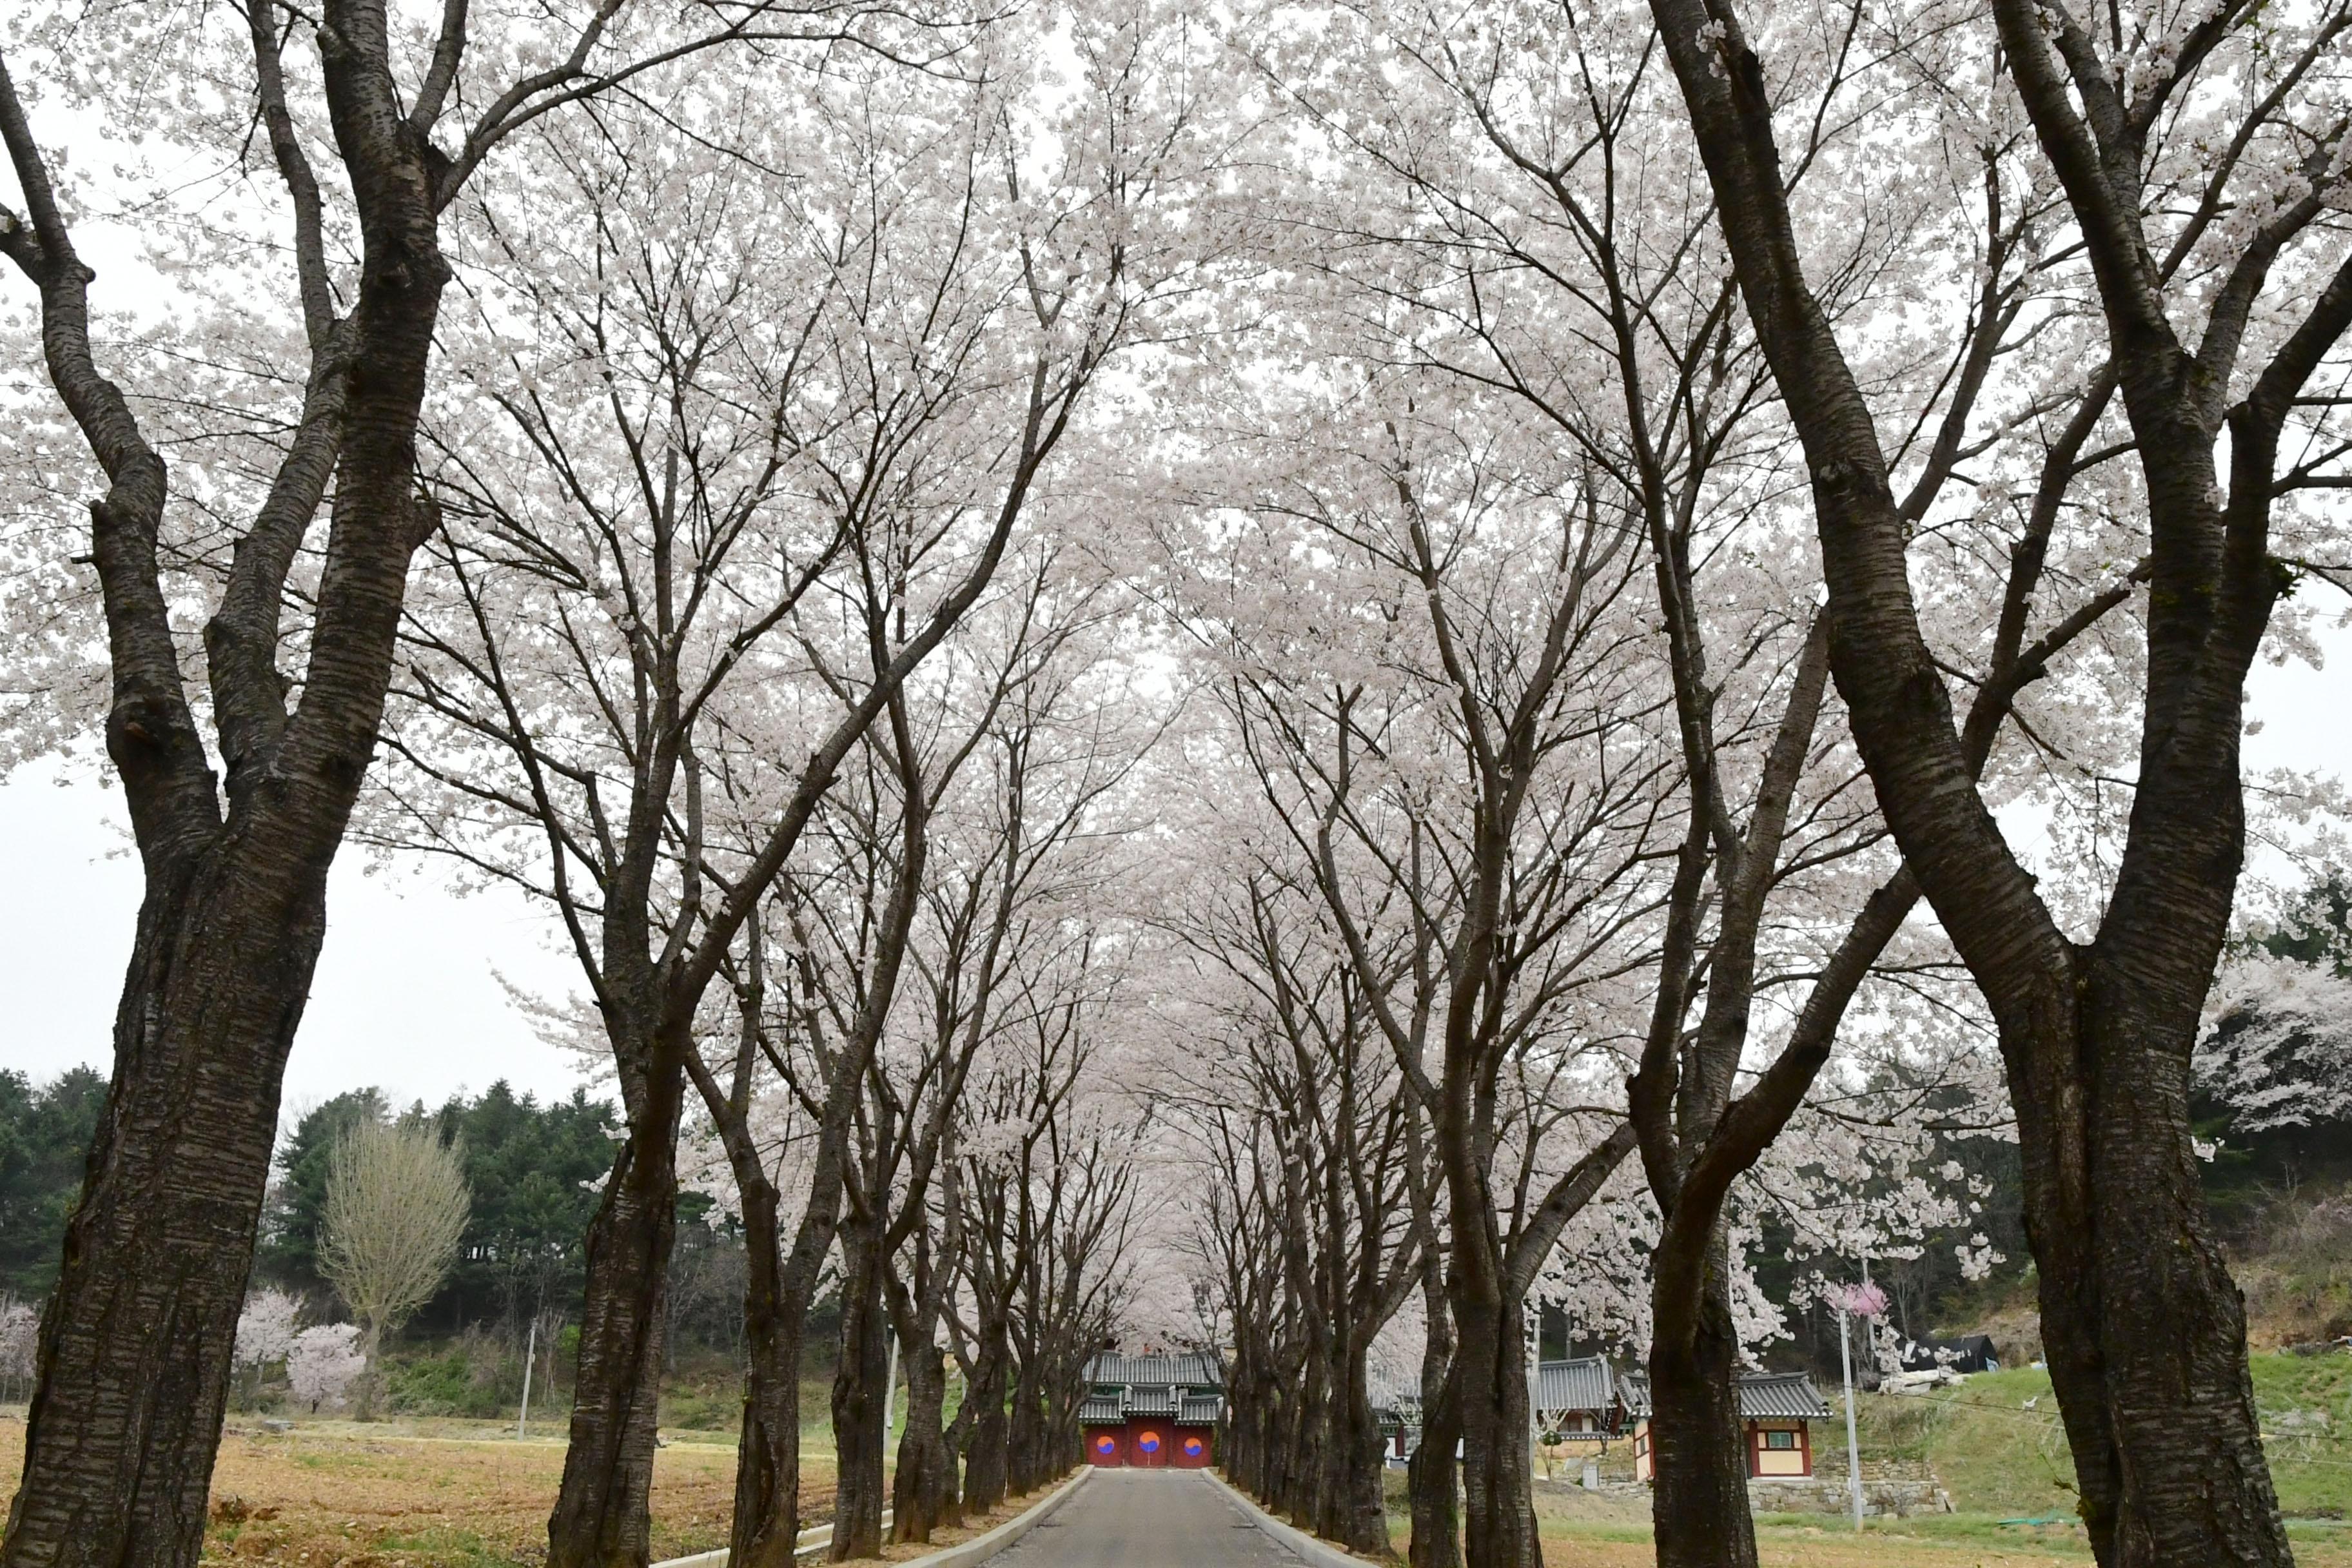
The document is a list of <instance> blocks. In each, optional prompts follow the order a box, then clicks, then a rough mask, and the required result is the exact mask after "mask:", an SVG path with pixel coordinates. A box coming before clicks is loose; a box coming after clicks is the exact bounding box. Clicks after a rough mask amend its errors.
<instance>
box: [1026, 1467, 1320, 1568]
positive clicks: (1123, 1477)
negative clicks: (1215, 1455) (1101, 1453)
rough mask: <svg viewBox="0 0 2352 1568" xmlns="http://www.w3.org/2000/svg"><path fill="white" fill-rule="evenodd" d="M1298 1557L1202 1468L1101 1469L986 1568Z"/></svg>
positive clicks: (1229, 1566)
mask: <svg viewBox="0 0 2352 1568" xmlns="http://www.w3.org/2000/svg"><path fill="white" fill-rule="evenodd" d="M1297 1562H1298V1559H1297V1558H1296V1557H1294V1556H1292V1555H1291V1554H1290V1553H1289V1552H1286V1551H1284V1550H1283V1549H1282V1547H1281V1546H1279V1545H1277V1544H1276V1542H1275V1539H1274V1537H1272V1536H1270V1535H1268V1534H1267V1533H1266V1532H1265V1531H1262V1530H1260V1529H1259V1528H1258V1527H1257V1526H1256V1525H1255V1524H1253V1523H1251V1522H1250V1521H1249V1519H1248V1517H1247V1516H1246V1515H1244V1513H1243V1512H1242V1510H1240V1509H1238V1508H1236V1507H1234V1503H1233V1500H1231V1499H1230V1498H1228V1497H1226V1496H1225V1494H1224V1493H1223V1492H1222V1491H1220V1490H1219V1489H1217V1485H1216V1483H1215V1482H1214V1481H1212V1480H1210V1479H1209V1478H1208V1477H1206V1476H1204V1475H1202V1474H1201V1473H1200V1472H1199V1471H1198V1470H1097V1471H1096V1472H1095V1476H1094V1479H1092V1480H1090V1481H1088V1482H1087V1484H1086V1485H1085V1486H1084V1487H1083V1488H1081V1489H1079V1491H1078V1495H1077V1496H1076V1497H1074V1498H1072V1499H1071V1500H1069V1501H1068V1502H1067V1503H1066V1504H1065V1505H1064V1506H1063V1508H1062V1510H1061V1512H1059V1513H1057V1514H1055V1516H1054V1517H1053V1518H1051V1519H1049V1520H1047V1521H1045V1523H1043V1524H1041V1525H1039V1526H1038V1527H1037V1528H1036V1529H1034V1530H1033V1531H1030V1532H1029V1533H1028V1535H1027V1536H1026V1537H1024V1539H1023V1541H1022V1542H1021V1543H1020V1544H1019V1545H1018V1546H1015V1547H1014V1548H1013V1550H1012V1551H1010V1552H1004V1553H1003V1554H1002V1555H999V1556H996V1557H992V1558H991V1559H989V1568H997V1565H998V1564H1000V1563H1001V1564H1003V1568H1274V1565H1275V1564H1280V1563H1289V1564H1292V1565H1293V1568H1296V1564H1297Z"/></svg>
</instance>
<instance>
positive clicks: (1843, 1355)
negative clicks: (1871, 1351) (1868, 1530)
mask: <svg viewBox="0 0 2352 1568" xmlns="http://www.w3.org/2000/svg"><path fill="white" fill-rule="evenodd" d="M1838 1364H1839V1365H1840V1366H1841V1367H1843V1369H1844V1371H1845V1478H1846V1485H1847V1487H1848V1488H1849V1489H1851V1490H1852V1491H1853V1527H1854V1528H1855V1529H1856V1530H1860V1529H1861V1528H1862V1450H1861V1448H1860V1447H1856V1445H1855V1441H1854V1432H1853V1350H1852V1349H1851V1348H1849V1347H1848V1345H1847V1343H1846V1336H1845V1307H1844V1306H1843V1303H1841V1304H1840V1305H1839V1307H1838Z"/></svg>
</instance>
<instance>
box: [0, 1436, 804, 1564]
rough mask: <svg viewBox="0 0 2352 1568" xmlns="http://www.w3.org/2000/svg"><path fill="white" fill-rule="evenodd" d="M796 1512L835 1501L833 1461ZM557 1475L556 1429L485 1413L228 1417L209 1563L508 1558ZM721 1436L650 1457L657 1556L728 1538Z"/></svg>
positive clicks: (533, 1553)
mask: <svg viewBox="0 0 2352 1568" xmlns="http://www.w3.org/2000/svg"><path fill="white" fill-rule="evenodd" d="M24 1445H25V1427H24V1423H23V1421H22V1420H21V1419H18V1418H11V1417H0V1508H5V1501H6V1500H7V1499H8V1498H9V1497H11V1496H13V1495H14V1493H15V1490H16V1478H17V1475H18V1471H19V1468H20V1467H21V1465H22V1464H23V1462H24ZM810 1468H811V1470H812V1472H813V1473H812V1475H811V1476H810V1478H809V1479H810V1481H811V1482H812V1483H813V1484H812V1485H811V1486H810V1488H809V1489H808V1491H807V1494H806V1496H805V1497H804V1498H803V1504H802V1506H803V1509H815V1510H822V1509H825V1508H829V1507H830V1506H831V1505H832V1501H833V1477H832V1473H831V1461H830V1459H829V1458H828V1459H820V1460H819V1461H817V1463H815V1464H814V1465H812V1466H811V1467H810ZM562 1473H563V1444H562V1438H561V1436H560V1429H559V1430H558V1431H556V1432H551V1433H550V1434H549V1436H547V1437H545V1438H544V1439H541V1438H538V1437H534V1438H532V1439H531V1440H530V1441H528V1442H517V1441H515V1438H514V1434H513V1430H512V1428H510V1427H509V1428H504V1429H501V1428H499V1427H496V1426H491V1425H490V1424H488V1423H487V1422H480V1423H477V1422H458V1421H444V1422H378V1423H372V1424H369V1425H367V1426H360V1425H357V1424H354V1423H350V1422H320V1423H308V1422H306V1423H302V1424H299V1425H298V1426H296V1427H295V1428H294V1429H293V1430H292V1431H290V1432H286V1433H271V1432H267V1431H264V1430H262V1429H261V1428H260V1427H259V1426H256V1425H253V1424H251V1423H250V1422H232V1423H231V1424H230V1430H229V1432H228V1434H227V1435H226V1436H224V1438H223V1439H222V1442H221V1454H220V1464H219V1468H217V1469H215V1471H214V1474H213V1510H212V1511H213V1525H212V1531H211V1533H210V1537H209V1539H208V1540H207V1542H206V1543H205V1563H223V1564H229V1563H268V1564H283V1565H287V1568H510V1565H515V1568H519V1565H522V1564H536V1563H541V1562H542V1561H543V1560H544V1559H545V1557H546V1552H547V1511H548V1509H549V1508H550V1506H551V1504H552V1503H553V1501H554V1500H555V1489H556V1484H557V1482H558V1481H559V1480H560V1479H562ZM734 1479H735V1450H734V1446H733V1445H732V1444H731V1443H727V1444H720V1443H699V1442H688V1441H674V1442H672V1443H671V1444H670V1445H669V1446H668V1447H665V1448H664V1449H662V1450H661V1452H660V1453H659V1455H657V1456H656V1458H655V1461H654V1556H655V1558H656V1561H658V1560H659V1559H661V1558H664V1557H674V1556H678V1555H681V1554H683V1553H686V1552H704V1551H708V1550H709V1549H710V1548H712V1547H714V1546H723V1545H725V1544H726V1543H727V1520H728V1512H729V1510H730V1506H731V1504H732V1500H733V1495H734V1491H733V1489H734Z"/></svg>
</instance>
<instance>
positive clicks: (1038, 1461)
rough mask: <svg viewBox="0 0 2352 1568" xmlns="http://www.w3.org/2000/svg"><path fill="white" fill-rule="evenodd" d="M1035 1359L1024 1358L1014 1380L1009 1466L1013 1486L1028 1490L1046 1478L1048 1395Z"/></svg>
mask: <svg viewBox="0 0 2352 1568" xmlns="http://www.w3.org/2000/svg"><path fill="white" fill-rule="evenodd" d="M1040 1382H1041V1380H1040V1379H1039V1377H1038V1374H1037V1372H1036V1369H1035V1367H1034V1363H1033V1361H1032V1360H1029V1359H1024V1361H1023V1362H1022V1363H1021V1370H1020V1372H1019V1373H1018V1374H1017V1375H1016V1376H1015V1377H1014V1379H1013V1415H1012V1418H1011V1421H1010V1423H1009V1431H1010V1435H1011V1440H1010V1441H1009V1442H1008V1443H1007V1445H1006V1447H1007V1449H1008V1451H1009V1453H1010V1456H1011V1458H1010V1464H1009V1466H1008V1468H1009V1470H1010V1472H1011V1474H1012V1478H1013V1490H1014V1491H1016V1492H1021V1493H1028V1492H1033V1491H1034V1490H1036V1489H1037V1488H1038V1487H1039V1486H1040V1485H1042V1484H1043V1483H1044V1481H1045V1463H1046V1455H1045V1390H1044V1389H1043V1388H1042V1387H1041V1386H1040Z"/></svg>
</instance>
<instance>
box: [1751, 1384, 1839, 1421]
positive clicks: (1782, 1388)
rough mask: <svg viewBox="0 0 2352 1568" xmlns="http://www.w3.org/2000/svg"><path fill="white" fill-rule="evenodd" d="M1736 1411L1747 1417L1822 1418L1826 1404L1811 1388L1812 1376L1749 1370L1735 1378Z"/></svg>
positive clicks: (1824, 1417)
mask: <svg viewBox="0 0 2352 1568" xmlns="http://www.w3.org/2000/svg"><path fill="white" fill-rule="evenodd" d="M1739 1414H1740V1415H1745V1416H1747V1417H1748V1419H1750V1420H1755V1419H1757V1418H1759V1417H1773V1416H1780V1417H1801V1418H1802V1419H1804V1420H1807V1421H1826V1420H1828V1419H1829V1417H1830V1407H1829V1402H1828V1401H1826V1400H1824V1399H1823V1398H1822V1396H1821V1394H1820V1393H1819V1392H1818V1391H1816V1390H1815V1389H1814V1387H1813V1381H1812V1379H1811V1378H1809V1377H1807V1376H1806V1375H1805V1374H1804V1373H1801V1372H1784V1373H1769V1374H1768V1373H1749V1374H1748V1376H1746V1377H1743V1378H1741V1379H1740V1380H1739Z"/></svg>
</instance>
